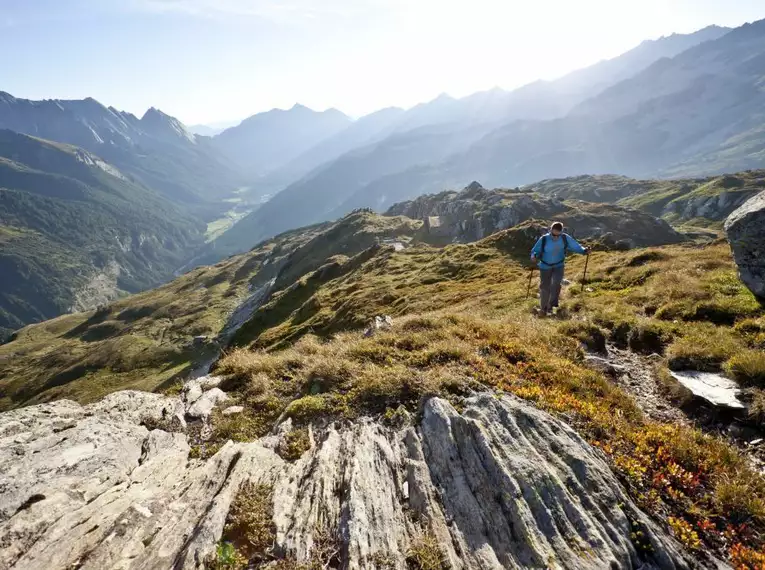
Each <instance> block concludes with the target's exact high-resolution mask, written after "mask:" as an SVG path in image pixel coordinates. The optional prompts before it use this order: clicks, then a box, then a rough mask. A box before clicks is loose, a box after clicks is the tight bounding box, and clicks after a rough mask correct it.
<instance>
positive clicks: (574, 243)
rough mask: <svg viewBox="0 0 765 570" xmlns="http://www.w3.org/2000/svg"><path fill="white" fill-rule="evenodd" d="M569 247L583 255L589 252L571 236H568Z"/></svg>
mask: <svg viewBox="0 0 765 570" xmlns="http://www.w3.org/2000/svg"><path fill="white" fill-rule="evenodd" d="M568 248H569V249H570V250H571V251H573V252H574V253H580V254H582V255H584V254H585V253H587V250H586V249H585V248H583V247H582V245H581V244H580V243H579V242H578V241H576V240H575V239H574V238H572V237H571V236H568Z"/></svg>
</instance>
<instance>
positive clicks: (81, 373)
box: [0, 211, 765, 568]
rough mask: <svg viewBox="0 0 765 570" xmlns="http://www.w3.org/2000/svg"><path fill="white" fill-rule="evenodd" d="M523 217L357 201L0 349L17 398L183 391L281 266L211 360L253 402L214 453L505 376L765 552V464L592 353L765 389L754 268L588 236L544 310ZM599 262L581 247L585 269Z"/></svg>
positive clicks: (665, 517)
mask: <svg viewBox="0 0 765 570" xmlns="http://www.w3.org/2000/svg"><path fill="white" fill-rule="evenodd" d="M525 227H527V226H526V225H522V226H520V227H518V228H510V229H508V230H504V231H501V232H498V233H495V234H493V235H490V236H488V237H486V238H484V239H482V240H480V241H477V242H473V243H467V244H455V245H448V246H446V247H434V246H432V245H428V243H427V238H428V236H427V233H425V232H424V230H423V227H422V224H421V222H419V221H413V220H411V219H408V218H405V217H382V216H378V215H376V214H373V213H371V212H369V211H361V212H355V213H353V214H351V215H349V216H348V217H346V218H344V219H342V220H340V221H339V222H337V223H335V224H328V225H322V226H315V227H312V228H307V229H305V230H302V231H295V232H291V233H288V234H284V235H282V236H279V237H277V238H275V239H274V240H271V241H269V242H265V243H263V244H261V245H259V246H258V247H256V248H255V249H253V250H252V251H251V252H249V253H248V254H245V255H241V256H237V257H233V258H231V259H229V260H227V261H225V262H222V263H220V264H218V265H216V266H213V267H210V268H203V269H198V270H195V271H193V272H191V273H189V274H187V275H184V276H183V277H181V278H179V279H177V280H176V281H174V282H173V283H171V284H169V285H167V286H165V287H162V288H160V289H157V290H155V291H151V292H147V293H144V294H141V295H136V296H133V297H129V298H127V299H124V300H122V301H120V302H118V303H115V304H113V305H111V306H109V307H108V308H105V309H103V310H100V311H97V312H90V313H84V314H77V315H70V316H65V317H60V318H58V319H55V320H53V321H49V322H47V323H43V324H40V325H34V326H30V327H27V328H26V329H24V330H22V331H20V332H19V334H18V335H17V338H16V339H15V340H13V341H12V342H10V343H8V344H7V345H4V346H2V347H0V370H1V371H2V372H1V374H2V375H1V376H0V387H1V389H2V397H3V400H2V402H3V404H2V405H3V406H4V407H6V408H8V407H15V406H18V405H23V404H25V403H32V402H39V401H48V400H52V399H55V398H61V397H68V398H73V399H76V400H79V401H92V400H94V399H97V398H98V397H100V396H102V395H104V394H106V393H108V392H111V391H114V390H117V389H124V388H129V387H132V388H140V389H154V390H175V389H177V387H178V384H177V379H178V378H180V377H181V376H182V375H183V374H184V373H186V372H188V371H189V370H191V369H192V368H193V367H195V366H199V365H200V364H203V363H204V362H205V361H212V360H214V358H215V356H216V353H217V347H216V346H215V344H214V343H209V342H204V343H203V344H202V345H201V346H197V347H194V346H193V344H192V343H191V341H192V340H193V339H192V335H199V334H204V335H208V336H209V337H210V338H212V337H214V336H215V335H217V334H219V333H222V332H224V329H225V328H226V327H225V323H226V320H227V314H228V313H229V312H230V311H231V310H232V309H233V307H234V306H235V305H236V304H237V300H238V299H240V298H241V297H243V296H244V295H245V294H246V293H247V292H248V290H249V291H253V290H256V289H259V288H260V287H262V286H263V285H267V284H271V283H272V284H273V287H272V289H271V292H270V295H269V297H268V299H267V302H266V303H264V304H263V305H262V306H261V307H259V308H258V309H257V310H255V312H254V313H253V314H252V315H251V317H250V318H249V319H248V320H247V322H246V323H245V324H244V326H242V327H241V328H240V329H239V330H238V331H237V332H236V333H235V334H234V336H233V338H232V343H231V346H230V347H229V349H228V350H226V351H225V353H224V355H223V357H222V358H220V359H219V360H218V361H217V362H216V363H215V364H214V365H213V366H214V368H213V369H214V373H215V374H218V375H221V376H222V377H223V378H224V382H223V385H222V387H223V388H224V389H225V390H226V391H228V392H229V393H230V394H232V395H233V396H234V397H235V403H238V404H240V405H242V406H244V412H243V413H241V414H238V415H232V416H222V415H215V417H214V418H213V422H212V426H213V435H212V439H211V440H210V441H209V442H208V443H207V444H206V445H205V446H204V447H203V448H199V449H197V450H196V451H195V453H197V454H198V456H200V457H202V458H204V457H207V456H209V455H210V454H212V453H214V452H215V451H216V449H217V448H218V447H219V446H220V445H221V444H222V443H224V442H225V441H227V440H228V439H234V440H238V441H246V440H250V439H254V438H257V437H260V436H262V435H265V434H266V433H268V432H269V431H270V430H271V429H272V427H273V426H274V423H275V422H276V420H277V419H278V418H280V417H282V418H284V417H289V418H292V420H293V422H294V423H295V425H296V426H297V427H298V431H297V432H296V435H295V439H294V442H293V443H292V444H290V446H291V447H290V449H289V450H285V451H284V453H286V454H288V456H289V457H299V455H300V454H301V453H302V451H301V449H305V445H306V444H307V441H308V440H305V441H303V440H301V439H300V437H302V436H301V435H300V434H301V433H304V432H301V431H300V429H301V426H306V425H308V424H311V423H317V422H318V424H317V425H324V424H326V422H328V421H331V420H333V419H338V420H354V419H356V418H359V417H361V416H367V415H371V416H373V417H379V418H380V419H381V420H382V421H384V422H393V423H395V422H396V421H398V420H397V418H398V417H399V416H400V415H401V414H402V413H403V411H402V410H403V409H407V410H409V411H410V412H412V413H415V414H416V413H417V412H418V410H419V406H420V405H421V403H422V401H423V398H427V397H428V396H431V395H440V396H442V397H445V398H447V399H449V400H450V401H451V402H453V404H454V405H455V406H457V407H458V408H459V406H460V402H461V398H463V397H464V396H466V395H469V394H471V393H474V392H481V391H487V390H488V391H498V392H509V393H512V394H515V395H516V396H518V397H520V398H523V399H526V400H529V401H531V402H533V403H535V404H536V405H537V406H539V407H541V408H542V409H545V410H548V411H550V412H553V413H555V414H557V415H559V416H560V417H562V418H563V419H565V421H566V422H568V423H569V424H571V425H572V426H574V427H575V428H576V429H577V431H579V433H581V434H582V435H584V436H585V437H586V438H587V439H588V441H590V443H592V444H593V445H595V446H597V447H599V448H600V449H601V450H602V451H603V453H604V454H605V455H606V456H607V457H608V458H609V460H610V462H611V464H612V466H613V468H614V469H615V471H616V472H617V473H619V474H620V476H621V477H622V479H623V481H624V482H625V483H626V484H627V486H628V488H629V489H630V490H631V492H632V494H633V496H634V497H635V498H636V500H637V501H638V502H639V503H640V505H641V506H642V507H643V508H644V509H646V510H647V511H648V512H651V513H653V514H654V515H655V516H656V517H657V519H658V520H660V521H663V523H662V524H665V525H668V526H669V528H670V529H671V530H672V532H673V533H674V534H675V535H676V536H677V538H678V539H679V540H680V541H681V542H683V543H684V544H685V545H686V546H687V547H688V548H690V549H691V550H695V551H699V552H700V551H701V549H709V550H711V551H713V552H716V553H718V554H720V555H723V556H725V557H727V558H728V559H729V560H731V561H732V562H734V563H735V564H737V565H738V566H739V567H741V568H748V567H751V568H754V567H757V564H758V562H757V561H758V560H762V559H763V557H765V551H763V542H762V540H763V538H762V537H763V531H765V480H764V479H763V478H762V477H761V476H760V475H758V474H756V473H755V472H754V471H753V470H752V469H751V468H750V467H749V464H748V462H747V460H746V459H745V458H744V456H743V455H742V454H740V453H739V452H738V451H736V449H734V448H733V447H731V446H729V445H728V444H727V443H724V442H723V441H721V440H719V439H716V438H714V437H711V436H708V435H704V434H702V433H701V432H699V431H696V430H695V429H692V428H690V427H684V426H681V425H675V424H667V423H662V422H661V421H658V420H656V419H651V418H649V417H647V416H646V415H645V414H644V413H643V412H642V411H641V408H640V406H639V405H638V404H637V403H636V401H635V400H634V399H633V397H632V396H630V394H628V393H626V392H625V391H623V390H622V389H621V388H619V387H618V386H617V385H616V384H614V383H613V382H612V381H611V380H609V379H608V378H607V377H606V376H604V375H603V374H602V373H600V372H597V371H594V370H593V369H591V368H589V367H588V366H587V365H586V362H585V359H584V356H585V354H586V351H588V350H592V351H598V350H602V349H603V348H604V346H605V344H606V343H612V344H614V345H616V346H619V347H624V348H628V349H630V350H632V351H634V352H636V353H639V354H640V353H644V354H648V353H657V354H659V355H660V357H659V359H658V361H657V364H656V366H657V371H656V373H657V374H658V375H662V374H665V373H666V371H667V370H668V369H669V368H671V367H680V368H683V369H687V368H696V369H699V370H718V371H724V372H725V373H727V374H731V375H733V376H734V377H736V378H738V379H740V380H742V381H745V382H747V383H748V384H750V385H755V386H762V385H763V384H764V383H765V379H764V378H765V377H763V376H762V369H761V368H760V369H758V368H757V366H758V365H757V364H756V362H757V361H756V359H754V358H753V355H755V354H757V353H758V351H759V350H762V349H763V348H765V310H764V309H763V307H762V305H761V304H760V303H759V302H758V301H757V300H756V299H755V298H754V297H753V296H752V294H751V293H750V292H749V291H748V290H747V289H746V288H745V287H744V286H743V285H742V284H741V282H740V281H739V279H738V277H737V273H736V268H735V266H734V264H733V262H732V260H731V256H730V250H729V248H728V245H727V244H725V243H712V244H709V245H704V246H699V245H690V244H689V245H683V244H679V245H678V244H676V245H668V246H661V247H652V248H643V249H636V250H631V251H616V250H614V249H612V248H610V247H608V246H607V245H604V244H603V243H600V242H598V241H597V240H594V241H591V242H589V245H591V246H594V247H595V249H596V250H597V251H596V252H595V253H594V254H593V255H592V257H591V259H590V262H589V270H590V273H589V278H588V287H587V289H585V290H582V289H581V288H580V287H579V286H572V287H569V288H568V289H567V290H566V291H565V293H564V295H565V306H566V310H567V312H568V314H569V317H570V318H568V319H565V320H554V319H553V320H538V319H535V318H533V317H532V314H531V308H532V306H533V305H534V303H535V300H534V298H533V296H532V298H527V296H526V292H527V286H528V277H529V273H528V269H527V265H526V263H527V261H526V260H527V255H528V253H527V252H528V248H529V247H530V246H531V243H532V242H533V239H534V238H535V237H536V235H535V234H534V233H533V232H526V231H525V230H524V228H525ZM393 242H397V243H398V244H400V245H396V246H394V245H393ZM401 246H404V247H403V249H402V247H401ZM583 261H584V260H583V258H573V259H572V260H571V262H570V264H569V268H568V274H569V277H570V278H571V279H573V280H574V281H575V282H578V281H579V279H580V278H581V275H582V270H583ZM378 315H390V316H392V317H393V323H394V324H393V327H392V329H390V330H385V331H379V332H377V333H376V334H374V335H372V336H370V337H366V336H364V335H363V334H362V331H363V329H364V328H365V327H367V326H368V325H369V323H370V321H371V320H372V319H374V317H375V316H378ZM219 338H221V339H222V340H223V341H224V342H225V340H227V338H228V337H227V336H226V335H225V334H221V336H220V337H219ZM758 370H759V372H758ZM755 397H760V396H755ZM303 439H305V438H303ZM293 444H294V445H293ZM747 564H749V565H747Z"/></svg>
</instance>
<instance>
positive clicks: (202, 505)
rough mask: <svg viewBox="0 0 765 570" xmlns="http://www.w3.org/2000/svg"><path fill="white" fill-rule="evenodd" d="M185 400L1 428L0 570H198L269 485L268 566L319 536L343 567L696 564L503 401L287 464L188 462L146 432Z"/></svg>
mask: <svg viewBox="0 0 765 570" xmlns="http://www.w3.org/2000/svg"><path fill="white" fill-rule="evenodd" d="M178 405H179V401H178V400H177V399H174V398H165V397H162V396H158V395H154V394H143V393H140V392H120V393H117V394H113V395H112V396H110V397H109V398H107V399H105V400H104V401H103V402H100V403H99V404H95V405H92V406H85V407H81V406H79V405H77V404H74V403H72V402H67V401H61V402H56V403H54V404H44V405H40V406H34V407H30V408H24V409H21V410H16V411H12V412H8V413H5V414H2V415H0V489H1V490H2V494H1V495H0V568H13V569H17V570H21V569H33V568H34V569H37V568H46V569H48V570H54V569H58V568H62V569H63V568H72V567H74V568H82V569H87V568H93V569H95V568H98V569H107V568H115V569H117V568H119V569H139V568H141V569H144V568H148V569H155V568H156V569H160V568H163V569H164V568H173V569H180V568H204V567H205V561H206V560H209V556H210V555H211V554H212V553H214V550H215V545H216V544H217V542H218V541H219V540H220V537H221V534H222V532H223V528H224V524H225V520H226V516H227V513H228V510H229V507H230V505H231V502H232V500H233V499H234V497H235V496H236V493H237V491H238V489H239V488H240V486H241V484H242V483H243V482H245V481H253V482H255V483H259V484H266V485H270V486H272V487H273V509H274V510H273V521H274V525H275V545H274V549H273V552H272V553H271V554H272V555H273V556H286V557H290V558H293V559H296V560H298V561H300V560H305V559H307V557H308V556H309V554H310V551H311V549H312V547H313V545H314V543H315V541H316V540H317V533H319V532H321V531H322V529H330V530H331V531H332V532H333V533H334V535H335V536H336V539H337V543H338V548H339V550H340V558H341V559H342V561H343V567H344V568H349V569H359V568H375V567H377V566H378V564H379V561H380V560H385V561H386V564H387V567H389V568H402V569H403V568H407V563H406V557H407V554H408V552H409V551H410V549H411V547H412V544H413V543H414V542H415V541H416V540H417V538H418V537H419V536H422V533H428V534H431V535H433V536H435V537H436V539H437V541H438V544H439V545H440V549H441V551H442V552H441V554H442V557H443V561H444V564H445V567H451V568H454V569H492V568H496V569H499V568H543V567H549V568H667V569H671V568H687V567H689V562H688V561H687V560H686V559H685V557H684V555H683V553H682V552H681V549H680V547H679V546H678V545H677V544H676V543H675V542H674V540H673V539H672V538H670V537H669V536H667V535H665V534H664V533H663V532H662V531H661V530H660V529H659V528H658V527H657V526H656V525H654V524H653V523H652V522H651V521H650V520H649V519H648V518H647V517H646V516H645V515H644V514H643V513H642V512H641V511H640V510H639V509H638V508H637V507H636V506H635V505H634V504H633V503H632V502H631V501H630V500H629V498H628V497H627V496H626V494H625V493H624V491H623V490H622V488H621V486H620V484H619V482H618V481H617V479H616V478H615V477H614V475H613V474H612V473H611V471H610V470H609V468H608V466H607V465H606V463H605V461H604V460H603V457H602V456H601V454H600V452H599V451H597V450H595V449H593V448H591V447H590V446H589V445H588V444H587V443H586V442H585V441H583V440H582V439H581V437H579V436H578V435H577V434H576V433H575V432H574V431H573V430H572V429H571V428H570V427H568V426H567V425H566V424H564V423H562V422H560V421H558V420H556V419H555V418H553V417H551V416H550V415H548V414H546V413H544V412H541V411H539V410H537V409H535V408H533V407H532V406H530V405H528V404H526V403H524V402H522V401H520V400H517V399H515V398H512V397H501V398H498V397H493V396H490V395H482V396H476V397H474V398H471V399H469V400H467V401H466V405H465V408H464V411H463V412H462V413H458V412H457V411H456V410H455V409H454V408H453V407H452V406H451V405H450V404H449V403H447V402H446V401H444V400H440V399H437V398H433V399H431V400H429V401H428V402H427V403H426V404H425V406H424V409H423V412H422V420H421V422H420V424H419V425H418V426H416V427H415V426H409V427H403V428H395V429H394V428H390V427H386V426H383V425H380V424H379V423H376V422H374V421H372V420H361V421H358V422H356V423H353V424H339V423H336V424H332V425H330V426H329V427H326V428H324V429H322V430H314V431H313V437H312V439H313V441H314V445H313V446H312V448H311V449H310V450H309V451H307V452H306V453H305V454H304V455H303V456H302V457H301V458H300V459H299V460H298V461H296V462H294V463H290V462H285V461H284V460H282V459H281V458H280V457H279V456H278V455H277V454H276V453H274V452H273V451H272V449H271V448H272V447H274V440H275V438H277V437H279V436H277V435H275V436H270V437H269V438H264V439H263V440H262V441H258V442H252V443H239V444H234V443H229V444H227V445H225V446H224V447H223V448H222V449H221V450H220V451H219V452H218V453H217V454H216V455H215V456H213V457H212V458H211V459H209V460H208V461H206V462H203V461H199V460H189V445H188V442H187V440H186V436H185V435H184V434H183V433H169V432H165V431H162V430H159V429H155V430H149V429H147V428H146V427H144V426H143V425H141V422H142V420H145V418H146V416H147V414H148V415H149V416H153V419H154V420H155V421H156V420H157V419H160V418H166V417H171V416H172V415H173V414H174V413H175V412H176V410H177V406H178ZM147 425H152V424H151V423H150V422H149V423H148V424H147ZM635 525H637V526H639V527H640V528H641V529H642V530H643V532H644V533H645V537H646V538H645V539H644V540H645V541H647V543H649V544H650V545H651V546H652V554H651V555H650V558H644V557H643V556H645V555H644V554H641V552H642V550H641V552H639V551H638V549H637V548H636V546H635V545H634V544H633V542H632V540H631V538H630V537H631V533H632V531H633V530H634V527H635ZM691 565H692V564H691Z"/></svg>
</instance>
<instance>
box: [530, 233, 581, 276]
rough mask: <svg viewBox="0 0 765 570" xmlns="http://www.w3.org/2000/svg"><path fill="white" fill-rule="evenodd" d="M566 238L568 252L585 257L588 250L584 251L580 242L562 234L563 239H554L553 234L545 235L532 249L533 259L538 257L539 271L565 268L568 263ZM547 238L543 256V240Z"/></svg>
mask: <svg viewBox="0 0 765 570" xmlns="http://www.w3.org/2000/svg"><path fill="white" fill-rule="evenodd" d="M564 235H565V236H566V243H568V251H573V252H574V253H580V254H582V255H584V254H585V253H586V252H587V250H586V249H584V248H583V247H582V246H581V245H579V242H578V241H576V240H575V239H574V238H572V237H571V236H570V235H568V234H561V237H559V238H558V239H554V238H553V236H552V235H551V234H549V233H548V234H545V235H544V236H542V237H541V238H539V240H537V243H536V244H535V245H534V247H533V248H531V255H532V257H536V258H537V260H538V265H539V269H552V268H554V267H563V264H564V263H565V262H566V252H565V251H564V247H563V245H564V244H563V236H564ZM545 238H547V242H546V243H545V252H544V254H542V240H543V239H545Z"/></svg>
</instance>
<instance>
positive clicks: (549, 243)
mask: <svg viewBox="0 0 765 570" xmlns="http://www.w3.org/2000/svg"><path fill="white" fill-rule="evenodd" d="M569 251H573V252H574V253H579V254H582V255H586V254H587V250H586V249H585V248H583V247H582V246H581V245H580V244H579V242H577V241H576V240H575V239H574V238H572V237H571V236H570V235H568V234H565V233H563V224H562V223H560V222H555V223H553V225H552V226H550V232H549V233H547V234H545V235H543V236H542V237H541V238H539V240H538V241H537V243H536V244H535V245H534V247H533V248H532V249H531V263H532V264H534V265H537V266H538V267H539V312H540V314H542V315H549V314H551V313H552V312H553V309H557V307H558V300H559V298H560V286H561V282H562V281H563V272H564V270H565V264H566V254H567V253H568V252H569Z"/></svg>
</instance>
